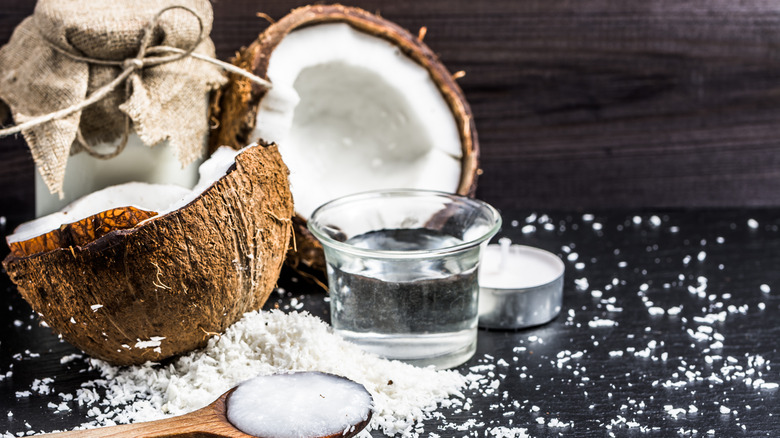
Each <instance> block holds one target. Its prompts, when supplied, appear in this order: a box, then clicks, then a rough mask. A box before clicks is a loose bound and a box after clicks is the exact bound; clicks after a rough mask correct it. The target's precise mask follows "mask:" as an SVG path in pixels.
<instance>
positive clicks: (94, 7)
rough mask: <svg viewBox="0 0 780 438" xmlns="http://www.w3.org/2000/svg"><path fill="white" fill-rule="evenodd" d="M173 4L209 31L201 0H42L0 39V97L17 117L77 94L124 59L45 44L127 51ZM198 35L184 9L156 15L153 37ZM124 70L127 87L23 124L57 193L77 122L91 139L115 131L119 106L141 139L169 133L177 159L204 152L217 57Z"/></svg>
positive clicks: (175, 42)
mask: <svg viewBox="0 0 780 438" xmlns="http://www.w3.org/2000/svg"><path fill="white" fill-rule="evenodd" d="M172 5H181V6H184V7H187V8H189V9H191V10H192V11H194V12H195V13H197V14H198V15H199V16H200V19H201V21H202V24H203V26H204V34H203V35H205V36H208V34H209V33H210V32H211V24H212V21H213V12H212V10H211V5H210V4H209V2H208V1H207V0H202V1H200V0H167V1H166V0H160V1H154V0H119V1H117V0H39V1H38V4H37V5H36V7H35V12H34V14H33V15H32V16H30V17H28V18H27V19H25V20H24V21H23V22H22V23H21V24H20V25H19V26H18V27H17V28H16V30H15V31H14V33H13V35H12V36H11V39H10V41H9V42H8V44H6V45H5V46H4V47H3V48H2V49H0V99H2V100H3V101H4V102H5V103H6V104H7V105H8V106H9V107H10V108H11V112H12V114H13V116H14V120H15V121H16V122H17V123H22V122H24V121H26V120H29V119H30V118H31V117H33V116H36V115H41V114H47V113H51V112H54V111H56V110H60V109H63V108H66V107H69V106H72V105H74V104H78V103H80V102H82V101H83V100H84V99H85V97H86V96H88V95H89V94H90V93H92V92H93V91H94V90H96V89H98V88H100V87H101V86H102V85H104V84H106V83H108V82H110V81H111V80H112V79H114V78H116V77H117V75H118V74H119V73H120V72H121V71H122V68H121V67H118V66H117V67H115V66H103V65H95V64H91V63H86V62H83V61H77V60H74V59H71V58H70V57H68V56H66V55H64V54H62V53H59V52H58V51H56V50H55V49H53V48H52V47H51V45H57V46H58V47H59V48H61V49H63V50H65V51H67V52H68V53H73V54H76V55H79V56H82V57H88V58H96V59H104V60H118V61H122V60H125V59H127V58H133V57H135V56H136V54H137V53H138V51H139V49H140V44H141V40H142V37H143V35H144V30H145V28H146V27H147V26H148V24H149V23H150V21H151V20H153V18H154V16H155V15H156V14H157V13H158V12H159V11H161V10H162V9H164V8H166V7H168V6H172ZM199 35H200V25H199V23H198V20H197V18H196V17H194V16H193V14H192V13H191V12H189V11H187V10H184V9H172V10H169V11H167V12H165V13H164V14H162V15H161V16H160V18H159V20H158V22H157V25H156V26H155V28H154V37H153V38H152V40H151V46H155V45H164V46H172V47H177V48H180V49H184V50H187V49H189V48H191V47H192V46H193V45H194V44H196V43H197V41H198V38H199ZM195 52H196V53H200V54H204V55H208V56H212V57H213V56H214V44H213V43H212V42H211V40H210V39H209V38H204V39H203V40H201V43H200V44H199V45H198V47H197V48H196V49H195ZM127 80H128V81H130V88H129V90H130V91H129V93H128V95H126V90H125V87H124V86H119V87H117V88H116V89H115V90H114V91H113V92H112V93H111V94H110V95H109V96H108V97H107V98H106V99H104V100H102V101H100V102H98V103H97V104H94V105H92V106H90V107H88V108H86V109H84V110H83V111H79V112H76V113H74V114H72V115H70V116H68V117H65V118H63V119H60V120H55V121H52V122H48V123H45V124H43V125H40V126H37V127H35V128H32V129H29V130H26V131H24V132H23V135H24V138H25V140H26V141H27V144H28V145H29V147H30V151H31V152H32V156H33V159H34V160H35V163H36V165H37V166H38V169H39V171H40V173H41V176H42V177H43V180H44V181H45V182H46V184H47V186H48V188H49V190H50V191H51V192H52V193H60V195H62V185H63V179H64V178H65V165H66V163H67V159H68V156H69V155H70V154H71V153H77V152H79V150H80V149H81V147H80V145H79V143H78V142H77V141H76V135H77V132H78V130H79V128H80V129H81V133H82V135H83V139H84V140H85V141H86V143H87V144H90V145H94V144H98V143H101V142H108V141H112V140H116V139H118V138H120V137H121V136H122V135H123V132H124V129H125V121H124V120H125V119H124V117H125V115H124V114H127V115H128V116H129V117H130V120H131V121H132V127H133V130H134V131H135V132H136V133H137V134H138V136H139V137H140V138H141V140H142V141H143V142H144V143H145V144H147V145H149V146H153V145H155V144H157V143H159V142H161V141H163V140H168V142H169V144H170V146H171V147H173V148H174V149H175V151H176V154H177V157H178V159H179V161H180V162H181V164H182V165H183V166H184V165H187V164H190V163H191V162H193V161H194V160H195V159H197V158H198V157H199V156H200V155H201V154H202V152H203V149H204V148H203V145H204V139H205V138H206V134H207V132H208V98H207V97H208V93H209V92H210V91H211V90H213V89H215V88H217V87H218V86H219V85H221V84H222V83H223V82H224V81H225V78H224V76H223V75H222V73H221V71H220V70H219V68H218V67H216V66H214V65H212V64H209V63H206V62H203V61H199V60H197V59H193V58H192V57H185V58H183V59H181V60H178V61H174V62H170V63H167V64H161V65H156V66H153V67H148V68H144V69H143V70H140V71H138V72H137V73H134V74H132V75H131V76H130V77H129V78H128V79H127Z"/></svg>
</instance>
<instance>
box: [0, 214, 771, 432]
mask: <svg viewBox="0 0 780 438" xmlns="http://www.w3.org/2000/svg"><path fill="white" fill-rule="evenodd" d="M503 214H504V219H505V226H504V229H503V231H502V232H501V235H504V236H508V237H511V238H512V239H513V240H514V241H516V242H518V243H524V244H530V245H534V246H538V247H542V248H545V249H547V250H550V251H552V252H555V253H557V254H559V255H561V256H562V257H563V258H564V260H565V261H566V268H567V271H566V281H565V286H564V287H565V289H564V307H563V311H562V313H561V315H560V316H559V317H558V318H557V319H556V320H554V321H553V322H552V323H550V324H547V325H545V326H541V327H537V328H531V329H525V330H520V331H486V330H480V333H479V346H478V351H477V354H476V355H475V356H474V357H473V358H472V359H471V361H469V362H468V363H466V364H465V365H463V366H461V367H459V368H458V371H460V372H461V373H464V374H468V373H474V374H477V375H480V376H482V378H483V382H482V383H481V384H480V385H479V389H474V390H469V391H467V392H466V394H465V395H466V397H468V398H470V399H471V401H472V407H471V409H470V410H468V411H465V410H464V411H461V412H457V411H454V410H451V409H450V410H448V409H442V412H443V413H444V415H445V417H446V421H443V422H442V421H429V422H427V423H425V424H424V433H423V434H422V436H429V433H431V432H434V433H436V434H438V435H440V436H474V437H477V436H480V437H481V436H491V435H490V433H489V432H491V431H493V432H494V433H495V432H498V431H499V430H500V429H498V428H500V427H506V428H512V427H522V428H525V429H527V433H528V434H529V435H530V436H558V435H561V436H568V435H575V434H576V436H593V437H602V436H610V434H614V435H615V436H635V435H636V436H677V435H682V436H718V437H733V436H770V437H777V436H780V389H778V388H777V385H776V384H777V383H780V352H778V345H779V342H778V338H780V325H778V321H779V319H778V317H780V209H761V210H756V209H721V210H667V211H643V212H640V211H625V210H621V211H609V212H603V213H598V212H595V213H593V216H592V217H591V216H590V215H587V214H585V215H584V214H582V213H570V212H552V213H548V215H543V214H542V213H537V214H535V215H531V212H525V211H504V212H503ZM548 224H549V225H548ZM532 228H533V230H532ZM575 253H576V256H575V255H573V254H575ZM0 281H2V286H0V375H5V374H6V373H7V372H9V371H11V372H12V375H11V376H10V377H7V378H3V379H2V380H0V435H2V433H3V432H6V431H8V432H10V433H12V434H17V433H27V432H28V431H36V432H39V431H50V430H53V429H64V428H71V427H74V426H77V425H79V424H81V423H82V422H85V421H86V420H88V418H87V413H86V411H87V409H88V408H89V407H81V408H80V407H78V406H77V405H76V404H75V403H74V402H70V403H69V404H68V405H69V407H70V408H71V411H69V412H64V413H55V411H56V409H54V408H51V407H48V404H49V403H50V402H54V404H59V403H61V402H62V400H61V398H60V397H59V396H58V395H57V394H58V393H60V392H62V393H68V392H75V390H76V388H78V387H79V386H80V385H81V384H82V383H83V382H86V381H88V380H92V379H95V378H98V377H99V376H98V375H97V374H96V372H95V371H90V370H89V369H88V366H87V364H86V362H85V361H84V359H81V358H77V359H74V360H72V361H70V362H67V363H61V358H63V357H64V356H68V355H70V354H73V353H76V352H77V351H76V350H75V349H74V348H73V347H71V346H69V345H68V344H65V343H62V342H60V341H58V339H57V337H56V335H54V334H52V333H51V332H50V330H49V329H47V328H44V327H40V326H39V325H38V318H37V317H36V316H35V315H33V314H32V313H31V311H30V309H29V307H28V306H27V305H26V303H24V302H23V300H22V299H21V298H20V297H19V296H18V294H17V293H16V291H15V288H14V287H13V286H12V285H10V284H9V281H8V279H7V277H6V276H3V277H2V280H0ZM586 283H587V284H586ZM280 286H282V287H283V288H284V289H285V290H286V293H284V294H276V293H275V294H274V295H272V299H271V300H270V301H269V303H268V304H267V305H266V307H273V306H275V305H279V306H281V307H282V308H284V309H290V303H291V301H292V300H293V299H296V300H298V302H301V303H303V310H309V311H311V312H312V313H314V314H317V315H320V316H322V317H323V318H326V320H327V318H328V312H327V308H326V304H325V303H324V300H323V298H324V295H323V294H322V292H321V291H319V290H317V288H316V287H313V286H310V285H307V284H306V283H304V282H302V281H298V282H293V281H292V280H291V278H290V277H289V276H286V277H285V278H283V279H282V281H281V282H280ZM661 309H663V313H662V314H661ZM595 321H602V322H595ZM603 321H612V322H603ZM489 372H493V373H494V376H491V375H489V374H488V373H489ZM44 377H50V378H52V379H53V382H51V383H50V386H51V388H52V392H51V395H48V396H47V395H41V394H39V393H37V392H36V391H34V390H32V389H31V385H32V383H33V380H34V379H42V378H44ZM493 380H498V381H499V386H498V388H497V390H496V391H495V392H493V393H492V394H488V393H489V392H491V391H487V388H489V384H490V383H491V382H492V381H493ZM17 391H31V395H30V396H29V397H24V398H17V396H16V393H17ZM8 412H12V415H9V414H8ZM443 424H446V427H444V428H443V429H440V427H441V426H442V425H443ZM458 427H461V428H462V430H458ZM508 436H512V435H508Z"/></svg>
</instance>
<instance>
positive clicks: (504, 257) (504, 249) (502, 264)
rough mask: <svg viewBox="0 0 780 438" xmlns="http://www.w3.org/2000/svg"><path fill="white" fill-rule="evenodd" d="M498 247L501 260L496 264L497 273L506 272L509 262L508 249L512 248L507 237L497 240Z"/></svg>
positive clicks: (510, 241)
mask: <svg viewBox="0 0 780 438" xmlns="http://www.w3.org/2000/svg"><path fill="white" fill-rule="evenodd" d="M498 245H499V246H500V247H501V259H500V260H499V262H498V270H499V272H503V271H504V270H506V266H507V264H508V262H509V248H510V247H511V246H512V240H511V239H510V238H508V237H502V238H500V239H498Z"/></svg>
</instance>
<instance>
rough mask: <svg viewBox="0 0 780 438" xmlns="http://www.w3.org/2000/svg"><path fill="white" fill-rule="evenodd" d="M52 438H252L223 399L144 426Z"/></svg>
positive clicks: (96, 430)
mask: <svg viewBox="0 0 780 438" xmlns="http://www.w3.org/2000/svg"><path fill="white" fill-rule="evenodd" d="M45 436H46V437H50V438H163V437H166V438H168V437H171V438H172V437H195V436H208V437H213V438H251V437H250V435H247V434H245V433H242V432H240V431H239V430H238V429H236V428H235V427H233V425H231V424H230V423H229V422H228V421H227V418H226V417H225V400H224V397H220V398H219V399H218V400H217V401H216V402H214V403H212V404H211V405H209V406H206V407H205V408H203V409H200V410H197V411H194V412H190V413H189V414H185V415H181V416H178V417H171V418H164V419H162V420H156V421H148V422H144V423H133V424H122V425H119V426H110V427H100V428H97V429H87V430H74V431H70V432H60V433H52V434H47V435H45Z"/></svg>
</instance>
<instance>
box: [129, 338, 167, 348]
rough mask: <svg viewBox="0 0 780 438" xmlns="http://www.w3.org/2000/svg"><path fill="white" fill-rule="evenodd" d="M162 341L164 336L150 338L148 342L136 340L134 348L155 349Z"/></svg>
mask: <svg viewBox="0 0 780 438" xmlns="http://www.w3.org/2000/svg"><path fill="white" fill-rule="evenodd" d="M163 340H165V336H152V337H151V338H149V340H148V341H142V340H140V339H138V340H137V341H138V342H136V343H135V348H156V347H159V346H160V344H162V341H163Z"/></svg>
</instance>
